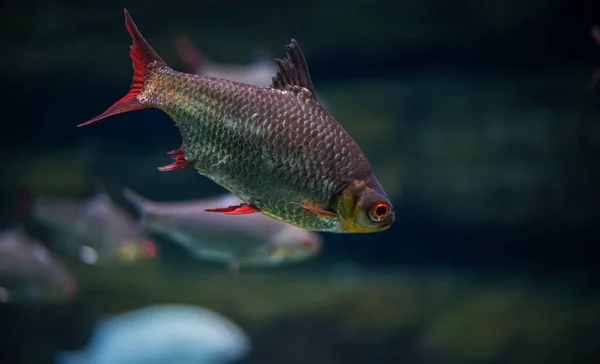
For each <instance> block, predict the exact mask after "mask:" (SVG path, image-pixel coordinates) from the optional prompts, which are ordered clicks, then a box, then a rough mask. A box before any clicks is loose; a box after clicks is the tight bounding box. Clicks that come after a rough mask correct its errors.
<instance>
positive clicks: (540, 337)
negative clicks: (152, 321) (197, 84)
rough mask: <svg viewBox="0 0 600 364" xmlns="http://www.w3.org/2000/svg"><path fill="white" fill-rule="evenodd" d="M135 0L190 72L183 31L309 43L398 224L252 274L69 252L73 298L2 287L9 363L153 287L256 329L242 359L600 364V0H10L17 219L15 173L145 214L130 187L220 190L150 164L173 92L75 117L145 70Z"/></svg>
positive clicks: (51, 351)
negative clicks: (147, 104)
mask: <svg viewBox="0 0 600 364" xmlns="http://www.w3.org/2000/svg"><path fill="white" fill-rule="evenodd" d="M123 7H126V8H127V9H128V11H129V12H130V13H131V15H132V16H133V18H134V19H135V21H136V23H137V25H138V27H139V28H140V30H141V32H142V34H144V36H145V38H146V40H148V42H149V43H150V44H151V45H152V46H153V48H154V49H155V50H156V51H157V53H158V54H160V55H161V57H162V58H163V59H164V60H165V61H166V62H167V64H169V65H170V66H171V67H173V68H174V69H176V70H182V69H183V65H182V63H181V60H180V59H179V58H178V57H177V54H176V52H175V49H174V47H173V42H172V40H173V37H174V36H176V35H177V34H181V33H183V32H185V33H186V34H187V35H188V36H189V37H190V38H191V39H192V40H193V42H194V43H195V45H196V46H197V47H198V48H199V50H200V51H201V52H202V53H203V54H206V55H207V56H210V57H211V58H212V59H214V60H216V61H219V62H224V63H247V62H251V61H252V59H253V56H254V55H255V53H256V51H257V49H266V50H268V51H269V52H270V54H272V55H273V57H277V58H282V57H283V56H284V55H285V45H286V44H288V43H289V41H290V39H291V38H294V39H296V40H298V42H299V43H300V44H301V45H302V49H303V51H304V53H305V55H306V58H307V62H308V66H309V69H310V72H311V75H312V78H313V82H314V85H315V88H316V90H317V93H318V95H319V97H320V98H322V99H323V100H324V102H325V104H326V106H327V108H328V110H329V111H330V112H331V114H332V115H333V116H334V117H335V118H336V119H337V120H339V121H340V123H341V124H342V125H343V126H344V127H345V128H346V129H347V130H348V132H349V133H350V135H352V136H353V138H354V139H355V140H356V141H357V142H358V144H359V145H360V146H361V148H362V150H363V152H364V153H365V155H366V156H367V157H368V159H369V161H370V162H371V164H372V166H373V169H374V170H375V173H376V174H377V176H378V179H379V180H380V182H381V184H382V185H383V187H384V188H385V190H386V191H387V192H388V194H389V195H390V198H391V200H392V202H393V204H394V208H395V210H396V222H395V223H394V224H393V226H392V227H391V228H390V229H389V230H386V231H383V232H379V233H374V234H323V237H324V246H323V250H322V252H321V253H320V255H319V256H317V257H316V258H314V259H312V260H310V261H306V262H300V263H297V264H291V265H287V266H282V267H276V268H260V269H259V268H257V269H242V270H241V272H240V273H239V274H232V273H231V272H230V271H228V270H227V268H226V267H224V266H222V265H218V264H210V263H205V262H201V261H198V260H196V259H195V258H193V257H191V256H190V255H189V254H188V253H186V251H184V250H183V249H181V248H179V247H177V246H175V245H173V244H167V243H162V244H159V252H160V254H159V255H160V256H159V259H158V260H157V261H153V262H148V263H144V264H140V265H136V266H132V267H114V268H111V269H94V267H89V266H86V265H84V264H82V263H81V262H78V261H71V260H69V259H66V262H67V263H68V265H69V267H70V269H71V270H72V271H73V272H74V273H75V274H76V276H77V277H78V281H79V283H80V286H81V292H80V294H79V297H78V299H77V300H76V301H75V302H72V303H68V304H64V305H60V304H48V305H44V304H42V305H0V363H2V364H9V363H10V364H12V363H15V364H20V363H23V364H25V363H27V364H29V363H31V364H38V363H52V362H53V360H54V359H53V358H54V355H55V354H56V353H57V352H58V351H62V350H77V349H80V348H82V347H84V346H85V345H86V343H87V340H88V339H89V336H90V333H91V331H92V327H93V326H94V323H95V322H96V321H97V320H98V319H99V317H101V316H102V315H105V314H112V313H119V312H125V311H128V310H133V309H136V308H141V307H144V306H147V305H150V304H156V303H187V304H194V305H199V306H202V307H207V308H210V309H212V310H215V311H217V312H219V313H221V314H223V315H225V316H227V317H229V318H231V319H232V320H233V321H235V322H236V323H237V324H239V325H240V326H241V327H243V328H244V330H246V332H247V333H248V335H249V337H250V339H251V341H252V344H253V348H252V351H251V353H250V354H249V355H248V356H247V357H246V358H244V359H243V360H241V361H240V362H241V363H263V364H268V363H286V364H305V363H306V364H308V363H318V364H321V363H322V364H334V363H344V364H351V363H381V364H387V363H478V364H479V363H481V364H484V363H485V364H488V363H489V364H492V363H494V364H495V363H598V362H600V345H599V343H600V330H599V329H600V315H599V314H598V313H599V312H600V295H599V293H598V278H599V277H600V275H599V272H600V267H599V266H598V261H599V259H598V253H597V249H596V245H597V244H598V241H600V233H599V230H598V224H599V223H600V220H599V216H600V214H599V213H600V190H599V189H598V186H599V184H600V163H599V160H598V155H599V153H600V87H599V88H597V89H591V87H590V80H591V77H592V75H593V74H594V72H595V71H596V69H598V68H600V46H599V45H598V44H596V42H594V40H593V39H592V37H591V36H590V29H591V27H592V26H593V25H595V24H600V3H595V4H593V3H592V2H588V3H587V4H586V5H584V4H583V3H578V2H571V1H566V0H562V1H560V0H544V1H539V0H531V1H516V0H506V1H495V0H494V1H487V2H480V1H473V0H457V1H452V2H447V1H441V0H426V1H424V0H421V1H398V2H390V1H378V0H376V1H360V0H347V1H344V2H337V1H312V0H308V1H303V2H281V1H277V2H275V1H256V2H249V1H209V0H204V1H170V2H164V1H156V0H148V1H111V0H106V1H97V2H93V1H28V0H23V1H8V2H5V3H3V5H1V8H0V9H1V10H0V19H1V21H0V29H1V33H0V45H1V48H2V49H3V52H2V54H3V55H2V57H0V77H1V79H2V87H1V88H0V103H1V104H2V109H1V110H2V115H1V117H0V118H1V119H2V126H3V127H2V131H1V132H0V149H1V154H0V158H1V165H2V168H1V170H0V174H1V186H0V188H1V190H0V201H1V206H0V207H1V210H2V211H1V213H2V215H1V216H0V217H1V221H2V222H3V226H7V225H8V224H9V222H10V219H11V211H12V210H13V209H14V206H15V205H17V204H18V203H19V201H18V191H19V188H20V186H21V185H22V184H23V183H26V184H28V185H29V186H31V187H33V188H35V189H36V190H41V191H44V192H45V193H48V194H57V195H63V196H87V195H89V194H90V193H92V189H93V188H92V187H90V186H91V185H93V182H91V181H96V180H98V181H101V183H102V185H103V186H105V188H106V190H107V191H108V192H109V193H110V195H111V197H113V198H114V199H115V200H116V201H117V202H119V203H120V204H122V206H123V208H126V209H128V211H130V212H131V213H132V214H134V213H135V211H134V210H133V209H132V208H131V206H130V205H127V204H126V203H125V201H124V199H123V198H122V196H121V195H120V190H121V189H122V188H123V187H125V186H127V187H130V188H132V189H134V190H136V191H139V192H140V193H142V194H144V195H145V196H148V197H149V198H151V199H153V200H160V201H175V200H185V199H197V198H204V197H210V196H214V195H216V194H219V193H222V192H223V191H224V190H223V189H222V188H221V187H219V186H218V185H216V184H215V183H213V182H211V181H210V180H209V179H207V178H206V177H203V176H200V175H198V174H197V173H196V172H195V171H193V170H191V169H186V170H182V171H173V172H166V173H162V172H159V171H158V170H157V169H156V167H159V166H162V165H164V164H168V163H169V158H168V157H166V156H165V153H166V152H168V151H170V150H173V149H176V148H178V147H179V145H180V142H181V139H180V136H179V134H178V130H177V128H175V127H174V123H173V121H172V120H171V119H170V118H169V117H168V116H167V115H166V114H164V113H162V112H159V111H157V110H143V111H138V112H134V113H128V114H124V115H120V116H118V117H113V118H110V119H107V120H104V121H102V122H101V123H99V124H98V125H92V126H89V127H85V128H76V125H77V124H80V123H82V122H84V121H86V120H88V119H90V118H91V117H93V116H96V115H97V114H99V113H100V112H102V111H104V110H105V109H106V107H108V106H110V105H111V104H112V103H113V102H115V101H116V100H118V99H119V98H120V97H122V96H123V95H124V94H125V92H127V90H128V88H129V85H130V84H131V76H132V67H131V61H130V59H129V51H128V47H129V45H130V43H131V41H130V38H129V36H128V34H127V32H126V30H125V27H124V20H123ZM24 181H25V182H24ZM31 231H32V234H35V233H36V229H35V227H34V228H32V230H31Z"/></svg>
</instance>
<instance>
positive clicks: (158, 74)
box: [78, 9, 394, 233]
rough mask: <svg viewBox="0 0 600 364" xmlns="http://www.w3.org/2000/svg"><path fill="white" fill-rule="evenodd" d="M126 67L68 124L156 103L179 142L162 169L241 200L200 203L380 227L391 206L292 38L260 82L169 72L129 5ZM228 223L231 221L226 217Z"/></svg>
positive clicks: (306, 225)
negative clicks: (126, 81) (95, 110)
mask: <svg viewBox="0 0 600 364" xmlns="http://www.w3.org/2000/svg"><path fill="white" fill-rule="evenodd" d="M125 26H126V28H127V30H128V32H129V34H130V36H131V38H132V40H133V45H132V46H131V47H130V56H131V59H132V61H133V68H134V76H133V81H132V86H131V88H130V91H129V93H128V94H127V95H126V96H125V97H123V98H122V99H121V100H119V101H117V102H116V103H115V104H113V105H112V106H111V107H109V108H108V109H107V110H106V111H105V112H103V113H102V114H100V115H98V116H96V117H94V118H93V119H90V120H88V121H86V122H84V123H82V124H79V125H78V126H79V127H81V126H84V125H89V124H92V123H94V122H97V121H98V120H101V119H105V118H107V117H110V116H113V115H117V114H120V113H124V112H128V111H134V110H142V109H148V108H158V109H160V110H162V111H163V112H165V113H167V114H168V115H169V116H170V117H171V119H173V120H174V121H175V125H176V126H177V127H178V129H179V132H180V135H181V137H182V144H181V147H180V148H179V149H176V150H173V151H171V152H168V153H167V155H170V156H171V157H173V159H174V162H173V163H172V164H170V165H168V166H164V167H159V170H161V171H172V170H177V169H182V168H188V167H194V168H195V169H196V171H197V172H198V173H200V174H201V175H204V176H206V177H208V178H209V179H210V180H212V181H214V182H215V183H217V184H219V185H220V186H222V187H224V188H225V189H226V190H228V191H229V192H231V193H232V194H234V195H235V196H236V197H238V198H239V199H240V200H241V201H242V203H241V204H238V205H232V206H215V208H212V209H207V210H206V211H210V212H215V213H224V214H230V215H237V214H252V213H262V214H264V215H266V216H268V217H271V218H273V219H276V220H280V221H284V222H286V223H289V224H292V225H295V226H297V227H300V228H303V229H306V230H311V231H322V232H334V233H372V232H378V231H382V230H385V229H387V228H389V227H390V226H391V225H392V223H393V222H394V209H393V206H392V203H391V202H390V199H389V198H388V196H387V195H386V193H385V191H384V189H383V187H382V186H381V185H380V183H379V181H378V180H377V178H376V177H375V174H374V172H373V170H372V168H371V165H370V163H369V161H368V160H367V158H366V156H365V155H364V154H363V152H362V151H361V149H360V147H359V146H358V144H357V143H356V142H355V141H354V139H353V138H352V137H351V136H350V135H349V133H348V132H347V131H346V130H345V129H344V128H343V127H342V125H341V124H340V123H339V122H338V121H337V120H335V119H334V118H333V116H331V115H330V114H329V113H328V112H327V110H326V109H325V108H324V107H323V106H322V105H321V104H320V103H319V102H318V100H317V99H316V97H315V94H314V88H313V83H312V79H311V77H310V73H309V70H308V66H307V64H306V59H305V57H304V54H303V52H302V50H301V49H300V46H299V44H298V42H297V41H296V40H294V39H292V41H291V43H290V44H289V45H288V46H287V56H286V58H285V59H283V60H281V59H276V63H277V66H278V71H277V74H276V75H275V76H274V77H273V82H272V84H271V86H270V87H257V86H254V85H248V84H243V83H239V82H235V81H231V80H225V79H218V78H212V77H208V76H200V75H193V74H187V73H182V72H177V71H175V70H173V69H172V68H170V67H169V66H167V64H166V63H165V61H164V60H163V59H162V58H161V57H160V56H159V55H158V54H157V53H156V52H155V51H154V49H152V47H151V46H150V45H149V44H148V43H147V42H146V40H145V39H144V37H143V36H142V34H141V33H140V31H139V30H138V28H137V26H136V25H135V23H134V22H133V19H132V18H131V16H130V15H129V12H127V10H126V9H125ZM232 223H234V222H233V220H232Z"/></svg>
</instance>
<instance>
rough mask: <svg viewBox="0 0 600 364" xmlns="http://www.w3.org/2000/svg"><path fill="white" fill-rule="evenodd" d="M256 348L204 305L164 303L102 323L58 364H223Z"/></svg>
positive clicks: (57, 360)
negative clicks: (79, 348) (88, 338)
mask: <svg viewBox="0 0 600 364" xmlns="http://www.w3.org/2000/svg"><path fill="white" fill-rule="evenodd" d="M251 349H252V343H251V341H250V339H249V337H248V335H247V334H246V333H245V332H244V330H243V329H242V328H241V327H239V326H238V325H237V324H236V323H234V322H233V321H231V320H230V319H228V318H227V317H224V316H222V315H220V314H218V313H216V312H213V311H211V310H208V309H206V308H202V307H196V306H189V305H177V304H163V305H156V306H149V307H144V308H141V309H138V310H135V311H131V312H126V313H122V314H118V315H112V316H109V317H107V318H104V319H102V320H101V321H100V322H99V324H98V325H97V326H96V328H95V329H94V331H93V333H92V337H91V338H90V340H89V342H88V344H87V345H86V347H85V348H84V349H82V350H80V351H76V352H61V353H58V355H57V357H56V360H55V364H84V363H85V364H192V363H196V364H200V363H202V364H209V363H210V364H225V363H232V362H237V361H238V360H239V359H241V358H243V357H245V356H246V355H247V354H248V353H249V352H250V351H251Z"/></svg>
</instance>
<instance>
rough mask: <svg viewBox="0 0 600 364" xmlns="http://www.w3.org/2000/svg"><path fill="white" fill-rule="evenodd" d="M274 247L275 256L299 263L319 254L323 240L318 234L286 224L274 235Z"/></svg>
mask: <svg viewBox="0 0 600 364" xmlns="http://www.w3.org/2000/svg"><path fill="white" fill-rule="evenodd" d="M273 245H274V246H275V249H274V251H273V253H272V255H273V256H277V257H279V258H281V259H283V260H286V261H297V260H303V259H308V258H310V257H313V256H315V255H317V254H319V253H320V252H321V247H322V245H323V238H322V237H321V235H319V234H318V233H315V232H312V231H308V230H304V229H301V228H299V227H296V226H293V225H287V224H286V225H285V226H284V227H283V228H282V229H281V230H280V231H279V232H278V233H277V234H275V235H274V237H273Z"/></svg>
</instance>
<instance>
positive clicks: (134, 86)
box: [78, 9, 166, 127]
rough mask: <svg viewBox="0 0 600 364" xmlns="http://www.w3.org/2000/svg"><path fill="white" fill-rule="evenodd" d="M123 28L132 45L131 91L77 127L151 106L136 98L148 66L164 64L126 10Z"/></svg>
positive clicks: (130, 53) (140, 90)
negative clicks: (125, 29) (127, 33)
mask: <svg viewBox="0 0 600 364" xmlns="http://www.w3.org/2000/svg"><path fill="white" fill-rule="evenodd" d="M125 27H126V28H127V31H128V32H129V35H130V36H131V39H132V40H133V45H131V46H130V47H129V49H130V52H129V55H130V57H131V60H132V61H133V81H132V83H131V89H130V90H129V93H128V94H127V95H125V97H123V98H122V99H121V100H119V101H117V102H116V103H115V104H114V105H113V106H111V107H109V108H108V110H106V111H105V112H103V113H102V114H100V115H99V116H96V117H95V118H93V119H91V120H88V121H86V122H85V123H83V124H79V125H78V127H80V126H84V125H88V124H91V123H93V122H96V121H98V120H101V119H104V118H107V117H109V116H113V115H117V114H121V113H124V112H128V111H134V110H141V109H146V108H149V107H151V105H145V104H142V103H141V102H140V101H139V100H138V99H137V96H138V95H139V94H140V93H141V92H142V88H143V87H144V83H145V82H146V76H147V75H148V68H149V66H150V65H154V66H166V63H165V61H163V59H162V58H160V56H159V55H158V54H157V53H156V52H155V51H154V49H152V47H151V46H150V44H148V42H146V40H145V39H144V37H143V36H142V34H141V33H140V31H139V29H138V28H137V26H136V25H135V23H134V22H133V19H131V16H130V15H129V12H128V11H127V9H125Z"/></svg>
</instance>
